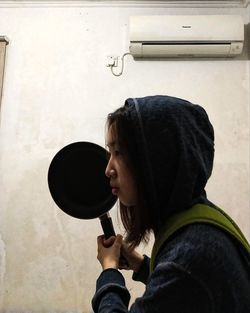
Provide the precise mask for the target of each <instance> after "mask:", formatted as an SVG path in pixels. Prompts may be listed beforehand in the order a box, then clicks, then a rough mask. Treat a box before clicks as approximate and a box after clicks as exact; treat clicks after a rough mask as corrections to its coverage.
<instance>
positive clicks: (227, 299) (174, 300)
mask: <svg viewBox="0 0 250 313" xmlns="http://www.w3.org/2000/svg"><path fill="white" fill-rule="evenodd" d="M107 126H108V128H107V146H108V148H109V152H110V158H109V162H108V165H107V168H106V175H107V176H108V177H109V178H110V185H111V188H112V192H113V193H114V194H115V195H117V196H118V198H119V202H120V213H121V219H122V222H123V224H124V227H125V229H126V238H125V240H123V238H122V236H121V235H117V236H116V237H111V238H109V239H108V240H105V239H104V238H103V236H99V237H98V260H99V261H100V263H101V265H102V268H103V271H102V273H101V275H100V277H99V278H98V280H97V286H96V293H95V295H94V298H93V300H92V305H93V309H94V312H96V313H97V312H99V313H102V312H105V313H108V312H112V313H114V312H128V304H129V300H130V294H129V291H128V290H127V288H126V286H125V281H124V278H123V276H122V274H121V272H120V271H119V269H124V268H125V269H131V270H133V271H134V273H133V279H134V280H138V281H142V282H144V283H145V284H146V288H145V292H144V294H143V295H142V297H140V298H138V299H136V301H135V303H134V304H132V305H131V308H130V312H135V313H136V312H138V313H139V312H144V313H154V312H155V313H156V312H157V313H158V312H159V313H163V312H166V313H168V312H171V313H219V312H221V313H222V312H223V313H236V312H237V313H247V312H250V257H249V251H248V250H247V249H246V248H245V247H244V246H243V245H242V244H240V243H239V241H238V240H237V239H235V237H234V236H233V235H231V234H230V233H229V232H228V231H225V230H224V229H222V228H221V227H217V226H216V225H214V224H211V223H210V222H209V223H207V222H203V221H202V220H201V221H200V220H198V222H197V220H196V222H195V223H187V224H184V225H182V226H181V227H180V226H179V227H178V229H177V230H175V231H173V232H172V233H171V234H170V235H169V234H168V235H167V236H166V232H168V231H169V230H170V229H171V227H172V226H173V224H174V223H175V224H176V221H177V223H178V219H179V220H181V219H182V220H183V215H182V214H183V212H184V213H185V212H188V214H189V212H191V209H193V208H196V209H197V208H198V211H197V210H196V211H194V212H195V214H197V212H201V214H202V212H203V210H204V212H205V211H206V212H208V214H210V213H211V212H214V211H216V212H217V210H219V209H217V207H216V206H215V205H214V204H213V203H211V202H210V201H209V200H208V199H207V197H206V192H205V185H206V183H207V180H208V178H209V177H210V175H211V172H212V167H213V157H214V133H213V127H212V125H211V124H210V122H209V119H208V116H207V114H206V112H205V110H204V109H203V108H202V107H200V106H199V105H194V104H191V103H190V102H188V101H185V100H182V99H178V98H173V97H167V96H152V97H145V98H137V99H127V101H126V102H125V105H124V106H123V107H121V108H119V109H118V110H116V111H115V112H114V113H112V114H110V115H109V116H108V121H107ZM235 209H240V208H235ZM166 223H167V224H166ZM151 232H153V234H154V236H155V245H154V248H153V252H152V258H151V261H150V259H149V257H147V256H145V255H144V256H141V255H140V254H139V253H137V252H136V251H135V247H136V246H138V245H139V244H140V242H142V241H147V239H148V236H149V234H150V233H151ZM246 245H247V244H246ZM121 256H122V258H123V260H124V259H125V260H126V262H122V261H121ZM150 262H151V270H150Z"/></svg>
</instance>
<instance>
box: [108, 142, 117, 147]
mask: <svg viewBox="0 0 250 313" xmlns="http://www.w3.org/2000/svg"><path fill="white" fill-rule="evenodd" d="M115 145H116V142H115V141H111V142H109V143H107V146H108V147H109V148H111V147H114V146H115Z"/></svg>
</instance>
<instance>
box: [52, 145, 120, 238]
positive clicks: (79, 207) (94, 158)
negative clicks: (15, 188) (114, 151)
mask: <svg viewBox="0 0 250 313" xmlns="http://www.w3.org/2000/svg"><path fill="white" fill-rule="evenodd" d="M107 163H108V161H107V152H106V150H105V149H104V148H102V147H101V146H99V145H97V144H95V143H92V142H87V141H81V142H74V143H71V144H69V145H67V146H65V147H64V148H62V149H61V150H60V151H59V152H57V154H56V155H55V156H54V158H53V159H52V161H51V163H50V166H49V171H48V185H49V190H50V193H51V196H52V198H53V200H54V201H55V203H56V204H57V206H58V207H59V208H60V209H62V210H63V211H64V212H65V213H67V214H69V215H70V216H73V217H75V218H80V219H93V218H97V217H99V218H100V221H101V225H102V229H103V232H104V235H105V238H106V239H107V238H109V237H110V236H113V235H115V232H114V228H113V224H112V220H111V218H110V217H109V214H108V211H109V210H110V209H111V208H112V207H113V205H114V204H115V202H116V200H117V197H116V196H115V195H113V194H112V191H111V187H110V185H109V179H108V178H107V177H106V176H105V169H106V166H107Z"/></svg>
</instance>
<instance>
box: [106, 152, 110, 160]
mask: <svg viewBox="0 0 250 313" xmlns="http://www.w3.org/2000/svg"><path fill="white" fill-rule="evenodd" d="M110 156H111V153H110V152H109V151H107V150H106V159H107V160H109V159H110Z"/></svg>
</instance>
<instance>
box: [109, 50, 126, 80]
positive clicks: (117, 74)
mask: <svg viewBox="0 0 250 313" xmlns="http://www.w3.org/2000/svg"><path fill="white" fill-rule="evenodd" d="M126 55H131V53H129V52H127V53H124V54H123V56H122V57H121V61H122V67H121V71H120V73H114V71H113V67H114V65H112V66H111V67H110V69H111V72H112V74H113V75H114V76H121V75H122V73H123V68H124V57H125V56H126Z"/></svg>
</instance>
